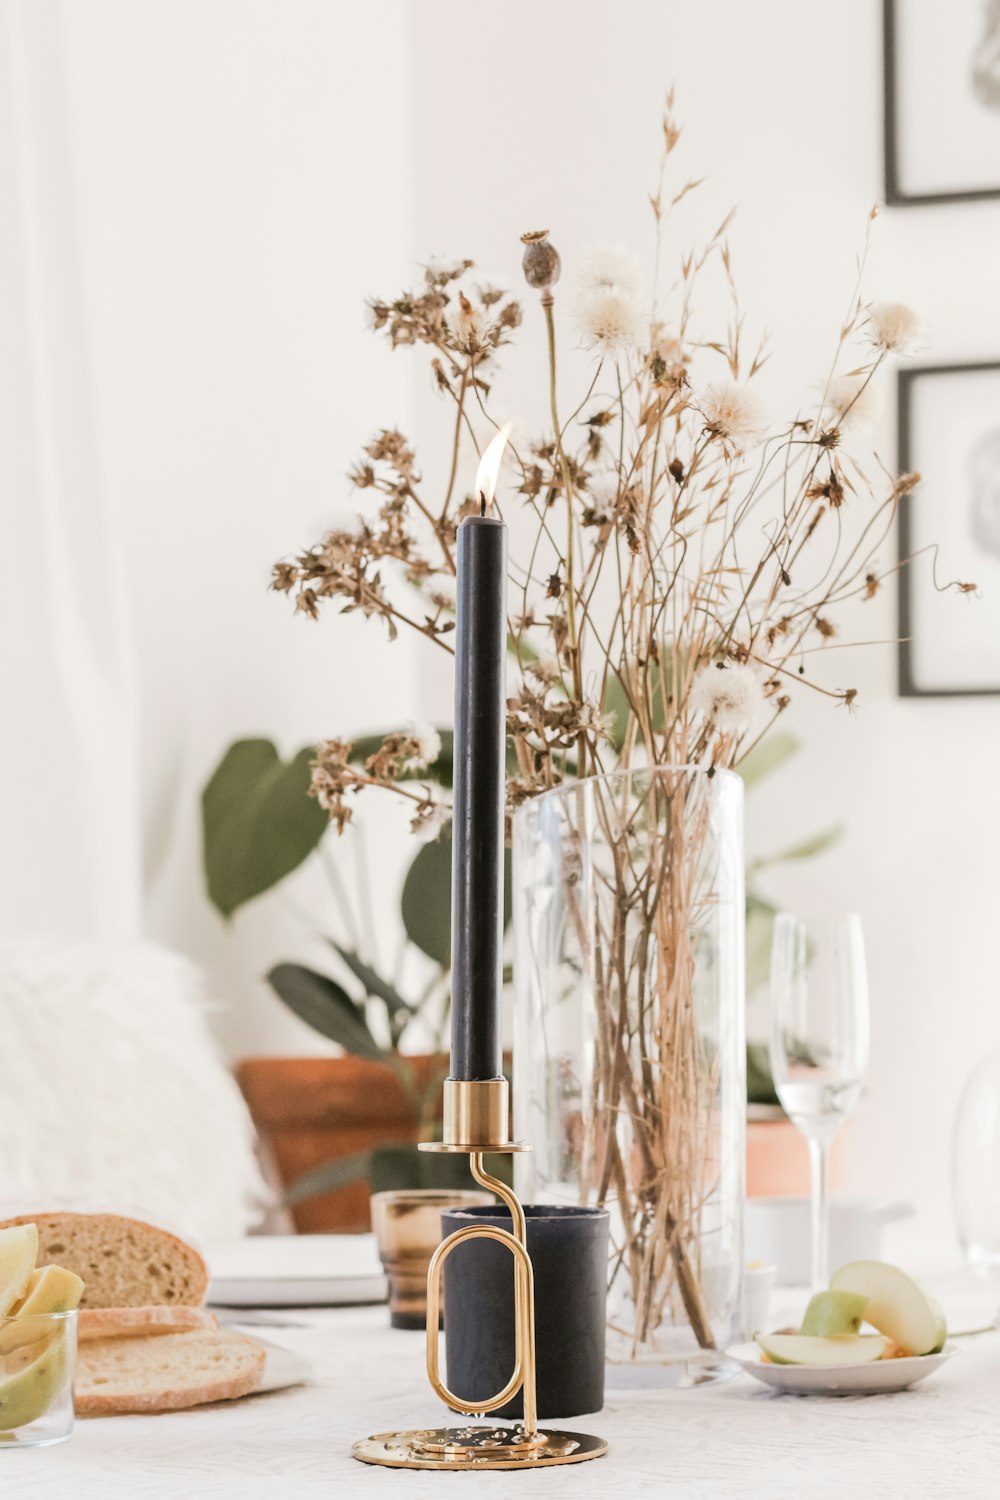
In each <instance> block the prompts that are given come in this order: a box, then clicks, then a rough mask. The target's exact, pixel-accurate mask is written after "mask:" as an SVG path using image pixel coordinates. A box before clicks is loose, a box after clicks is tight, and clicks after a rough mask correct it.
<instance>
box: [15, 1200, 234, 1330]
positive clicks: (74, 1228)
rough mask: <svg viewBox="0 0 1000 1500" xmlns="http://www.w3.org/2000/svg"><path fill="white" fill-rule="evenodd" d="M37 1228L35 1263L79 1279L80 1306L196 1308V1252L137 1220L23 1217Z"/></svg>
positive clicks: (199, 1272)
mask: <svg viewBox="0 0 1000 1500" xmlns="http://www.w3.org/2000/svg"><path fill="white" fill-rule="evenodd" d="M8 1224H37V1225H38V1260H39V1263H40V1264H47V1263H49V1262H54V1263H55V1264H56V1265H60V1266H65V1267H66V1269H67V1270H69V1271H75V1272H76V1274H77V1275H78V1276H82V1277H83V1280H84V1283H85V1286H84V1291H83V1300H82V1302H81V1303H80V1306H81V1307H115V1308H117V1307H148V1306H150V1305H156V1306H158V1307H162V1306H168V1307H174V1306H177V1305H178V1304H180V1305H183V1306H188V1307H200V1306H201V1304H202V1303H203V1302H204V1300H205V1294H206V1292H207V1291H208V1268H207V1267H206V1265H205V1262H204V1261H203V1260H202V1258H201V1256H200V1255H199V1254H198V1252H197V1250H194V1249H192V1247H191V1246H190V1245H187V1244H185V1243H184V1241H183V1240H181V1239H178V1238H177V1236H176V1235H173V1234H169V1233H168V1232H167V1230H165V1229H158V1228H156V1227H155V1226H154V1225H152V1224H145V1223H143V1221H142V1220H141V1219H127V1218H124V1217H123V1216H122V1215H120V1214H81V1213H46V1214H23V1215H22V1216H21V1217H20V1218H17V1219H6V1220H4V1221H3V1223H0V1228H6V1227H7V1225H8Z"/></svg>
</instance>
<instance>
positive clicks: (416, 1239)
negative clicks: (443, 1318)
mask: <svg viewBox="0 0 1000 1500" xmlns="http://www.w3.org/2000/svg"><path fill="white" fill-rule="evenodd" d="M492 1202H493V1196H492V1194H491V1193H487V1192H481V1191H480V1190H478V1189H474V1188H470V1189H468V1190H463V1189H455V1190H454V1191H451V1192H449V1191H448V1190H447V1189H438V1188H412V1189H409V1188H399V1189H392V1190H391V1191H389V1192H385V1193H373V1194H372V1228H373V1229H374V1231H375V1239H376V1241H377V1243H378V1253H379V1258H380V1259H381V1261H382V1265H383V1267H384V1269H385V1274H386V1276H387V1278H388V1281H389V1321H390V1323H391V1324H392V1327H393V1328H418V1329H419V1328H424V1327H426V1323H427V1268H428V1266H429V1265H430V1259H431V1256H432V1255H433V1254H434V1251H435V1250H436V1249H437V1247H438V1245H439V1244H440V1243H441V1238H442V1235H441V1214H442V1212H443V1211H444V1209H446V1208H470V1207H475V1206H477V1205H478V1206H481V1207H488V1206H489V1205H490V1204H491V1203H492Z"/></svg>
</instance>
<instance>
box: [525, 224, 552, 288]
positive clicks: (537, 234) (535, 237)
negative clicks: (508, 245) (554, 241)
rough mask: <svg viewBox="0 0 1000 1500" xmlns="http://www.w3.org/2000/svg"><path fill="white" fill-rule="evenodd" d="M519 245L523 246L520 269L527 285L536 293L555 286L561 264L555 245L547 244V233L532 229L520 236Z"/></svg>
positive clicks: (546, 231) (544, 230)
mask: <svg viewBox="0 0 1000 1500" xmlns="http://www.w3.org/2000/svg"><path fill="white" fill-rule="evenodd" d="M521 244H522V245H523V246H524V255H523V256H522V258H521V267H522V269H523V271H524V279H525V281H526V282H527V283H528V285H529V286H530V287H534V289H535V291H537V292H544V291H545V290H547V288H548V287H550V286H555V284H556V282H557V281H558V280H559V272H560V270H561V269H562V262H561V261H560V259H559V252H558V250H557V249H556V247H555V245H550V244H549V231H548V230H547V229H534V230H531V231H529V233H527V234H522V236H521Z"/></svg>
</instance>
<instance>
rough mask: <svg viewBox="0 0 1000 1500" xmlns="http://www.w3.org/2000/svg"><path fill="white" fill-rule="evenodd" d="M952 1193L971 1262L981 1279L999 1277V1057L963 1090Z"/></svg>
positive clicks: (985, 1064) (976, 1073)
mask: <svg viewBox="0 0 1000 1500" xmlns="http://www.w3.org/2000/svg"><path fill="white" fill-rule="evenodd" d="M952 1193H953V1197H954V1205H955V1225H956V1228H957V1230H958V1237H959V1239H960V1241H961V1243H962V1250H963V1252H964V1254H965V1259H966V1261H967V1262H968V1264H969V1266H970V1267H971V1269H972V1270H974V1271H976V1272H977V1273H978V1274H979V1275H980V1276H983V1277H985V1278H988V1279H995V1278H998V1277H1000V1052H993V1053H991V1054H990V1056H989V1057H987V1058H985V1059H984V1060H983V1061H982V1062H981V1063H980V1064H979V1065H978V1067H976V1068H975V1069H974V1070H973V1072H972V1074H971V1076H970V1077H969V1080H968V1082H967V1083H966V1085H965V1088H964V1089H963V1090H962V1098H961V1102H960V1103H959V1106H958V1115H957V1117H956V1120H955V1134H954V1139H953V1141H952Z"/></svg>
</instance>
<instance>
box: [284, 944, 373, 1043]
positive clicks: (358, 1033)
mask: <svg viewBox="0 0 1000 1500" xmlns="http://www.w3.org/2000/svg"><path fill="white" fill-rule="evenodd" d="M267 982H268V984H269V985H270V986H271V988H272V989H273V990H274V992H275V994H276V995H277V996H278V997H279V998H280V999H281V1000H283V1001H284V1002H285V1004H286V1005H287V1006H288V1008H289V1010H291V1011H294V1012H295V1014H296V1015H297V1016H298V1017H299V1019H300V1020H301V1021H305V1023H306V1025H307V1026H311V1027H312V1028H313V1030H314V1031H318V1032H319V1034H320V1036H325V1037H328V1038H329V1040H330V1041H331V1042H337V1043H338V1044H339V1045H340V1046H341V1047H343V1048H344V1049H345V1051H347V1052H353V1053H354V1055H355V1056H356V1057H374V1058H379V1059H380V1060H382V1061H389V1060H390V1059H389V1058H388V1057H387V1054H386V1053H385V1052H384V1051H383V1049H382V1048H381V1047H380V1046H379V1044H378V1042H377V1041H376V1040H375V1038H374V1037H373V1036H372V1034H371V1032H370V1031H369V1030H368V1023H367V1021H366V1020H365V1018H364V1014H363V1012H362V1011H361V1010H360V1008H359V1007H358V1006H357V1005H355V1003H354V1001H353V1000H352V999H351V997H350V995H349V994H348V993H347V991H346V990H345V989H342V988H341V986H340V985H339V984H338V983H337V981H336V980H335V979H331V978H330V976H329V975H328V974H318V973H317V972H316V970H315V969H307V968H305V967H304V966H303V965H302V964H277V965H276V966H275V967H274V968H273V969H272V970H271V972H270V973H269V974H268V976H267Z"/></svg>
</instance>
